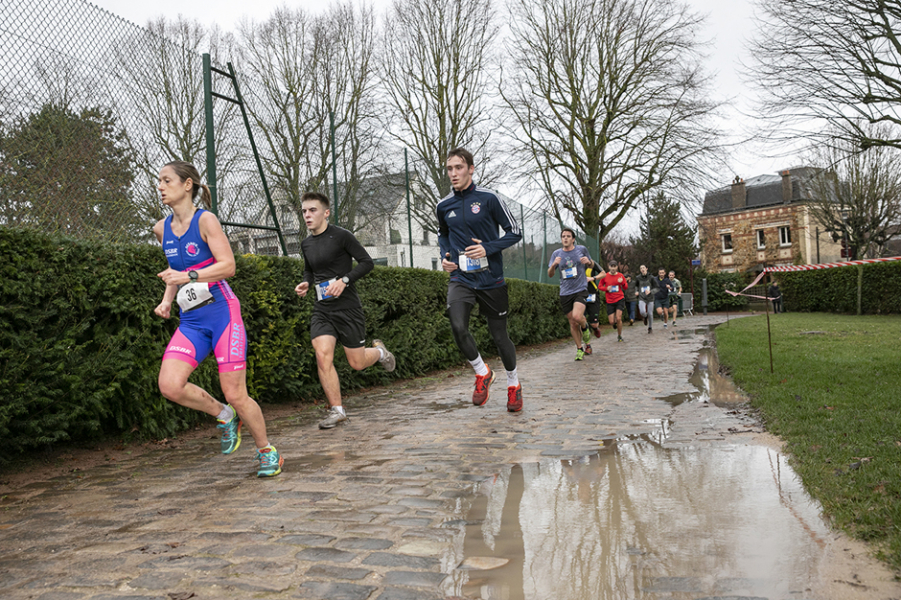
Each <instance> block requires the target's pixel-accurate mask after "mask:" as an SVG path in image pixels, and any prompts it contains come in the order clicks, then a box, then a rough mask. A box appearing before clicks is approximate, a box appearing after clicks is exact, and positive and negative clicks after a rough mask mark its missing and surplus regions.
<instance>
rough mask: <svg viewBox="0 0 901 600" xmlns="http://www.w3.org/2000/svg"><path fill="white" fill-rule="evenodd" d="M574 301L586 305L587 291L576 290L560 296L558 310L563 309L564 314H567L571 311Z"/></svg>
mask: <svg viewBox="0 0 901 600" xmlns="http://www.w3.org/2000/svg"><path fill="white" fill-rule="evenodd" d="M576 302H578V303H579V304H581V305H582V306H587V305H588V292H587V291H585V290H583V291H581V292H576V293H575V294H569V295H566V296H560V310H562V311H563V314H564V315H568V314H569V313H571V312H572V311H573V305H574V304H575V303H576Z"/></svg>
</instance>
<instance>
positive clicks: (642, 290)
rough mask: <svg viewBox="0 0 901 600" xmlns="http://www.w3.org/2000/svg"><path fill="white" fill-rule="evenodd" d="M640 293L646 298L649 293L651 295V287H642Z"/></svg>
mask: <svg viewBox="0 0 901 600" xmlns="http://www.w3.org/2000/svg"><path fill="white" fill-rule="evenodd" d="M641 293H642V294H644V295H645V296H647V295H648V294H650V293H651V286H649V285H646V286H644V287H643V288H641Z"/></svg>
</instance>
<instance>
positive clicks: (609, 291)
mask: <svg viewBox="0 0 901 600" xmlns="http://www.w3.org/2000/svg"><path fill="white" fill-rule="evenodd" d="M618 268H619V264H617V262H616V261H615V260H611V261H610V266H609V270H608V271H607V274H606V275H604V276H603V277H602V278H601V279H600V281H598V289H599V290H600V291H602V292H605V295H606V300H607V319H608V320H609V321H610V326H611V327H616V341H617V342H621V341H623V311H624V310H625V309H626V295H625V294H624V293H623V291H624V290H626V289H628V288H629V284H628V282H627V281H626V277H625V275H623V274H622V273H618V272H617V269H618Z"/></svg>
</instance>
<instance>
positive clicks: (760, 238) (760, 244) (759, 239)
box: [757, 229, 766, 250]
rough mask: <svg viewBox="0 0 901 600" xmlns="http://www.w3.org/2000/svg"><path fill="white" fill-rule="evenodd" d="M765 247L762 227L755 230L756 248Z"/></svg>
mask: <svg viewBox="0 0 901 600" xmlns="http://www.w3.org/2000/svg"><path fill="white" fill-rule="evenodd" d="M764 248H766V235H764V233H763V229H758V230H757V249H758V250H763V249H764Z"/></svg>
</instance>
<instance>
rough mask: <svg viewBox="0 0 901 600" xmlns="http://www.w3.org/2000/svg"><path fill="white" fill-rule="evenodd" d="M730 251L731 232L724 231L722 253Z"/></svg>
mask: <svg viewBox="0 0 901 600" xmlns="http://www.w3.org/2000/svg"><path fill="white" fill-rule="evenodd" d="M729 252H732V234H731V233H724V234H723V254H727V253H729Z"/></svg>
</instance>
